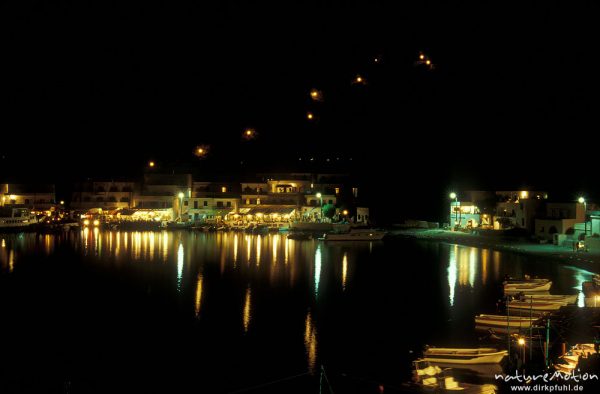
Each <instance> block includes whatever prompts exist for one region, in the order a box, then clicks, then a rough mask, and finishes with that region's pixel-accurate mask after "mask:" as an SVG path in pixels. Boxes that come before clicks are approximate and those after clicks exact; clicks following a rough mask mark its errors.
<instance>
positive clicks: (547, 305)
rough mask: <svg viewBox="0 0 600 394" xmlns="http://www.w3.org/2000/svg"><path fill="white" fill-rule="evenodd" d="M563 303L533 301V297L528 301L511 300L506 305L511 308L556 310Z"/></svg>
mask: <svg viewBox="0 0 600 394" xmlns="http://www.w3.org/2000/svg"><path fill="white" fill-rule="evenodd" d="M564 305H565V304H563V303H560V302H545V301H537V300H535V301H534V300H533V299H530V300H528V301H519V300H513V301H510V302H509V303H508V307H509V308H511V309H525V310H529V309H532V310H534V311H557V310H559V309H560V308H562V307H563V306H564Z"/></svg>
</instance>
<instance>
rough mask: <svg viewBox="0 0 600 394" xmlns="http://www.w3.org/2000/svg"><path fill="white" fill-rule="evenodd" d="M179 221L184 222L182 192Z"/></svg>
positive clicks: (180, 194) (180, 193) (181, 194)
mask: <svg viewBox="0 0 600 394" xmlns="http://www.w3.org/2000/svg"><path fill="white" fill-rule="evenodd" d="M178 196H179V221H180V222H181V221H182V220H183V196H184V194H183V193H182V192H179V195H178Z"/></svg>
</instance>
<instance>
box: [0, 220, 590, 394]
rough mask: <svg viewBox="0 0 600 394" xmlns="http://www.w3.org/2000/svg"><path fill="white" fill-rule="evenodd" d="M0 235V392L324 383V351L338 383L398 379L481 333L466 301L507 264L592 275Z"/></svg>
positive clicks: (463, 260)
mask: <svg viewBox="0 0 600 394" xmlns="http://www.w3.org/2000/svg"><path fill="white" fill-rule="evenodd" d="M0 239H1V242H2V246H1V248H0V319H1V320H0V327H1V328H0V335H1V339H0V341H1V342H0V343H1V352H0V379H1V380H0V382H1V383H0V392H2V393H5V392H40V393H42V392H69V393H112V392H129V393H134V392H135V393H138V392H140V393H141V392H164V393H179V392H194V393H201V392H207V393H209V392H232V391H236V390H241V389H243V388H248V387H251V386H254V385H259V384H261V383H264V382H268V381H272V380H277V379H280V378H283V377H287V376H293V375H296V374H303V373H307V372H308V373H309V375H306V376H303V377H301V378H298V379H295V380H293V381H290V382H287V383H285V384H282V385H274V386H269V387H265V388H261V389H258V390H254V391H246V392H314V393H316V392H318V375H319V370H320V368H321V365H324V366H325V368H326V370H327V371H328V374H329V375H330V377H331V381H332V383H333V385H334V386H336V385H337V387H334V389H335V388H338V390H337V391H336V392H338V391H340V390H342V389H343V390H350V389H348V387H355V390H357V392H358V389H357V388H356V387H359V386H360V384H359V382H362V383H364V384H363V386H365V387H366V386H368V385H369V384H371V382H381V383H384V384H386V385H390V386H394V385H399V384H400V383H401V382H402V381H406V380H408V379H409V378H410V361H411V360H412V359H413V358H415V357H416V355H417V354H418V352H419V351H420V350H421V349H422V346H423V345H424V344H434V345H438V346H441V345H454V346H458V345H477V343H478V342H477V338H478V333H476V332H475V331H474V321H473V317H474V315H475V314H477V313H483V312H488V313H489V312H492V313H493V312H495V311H496V301H497V299H498V298H499V297H500V295H501V282H502V280H503V277H504V275H505V274H509V275H512V276H522V275H523V274H531V275H539V276H543V277H549V278H551V279H553V280H554V286H553V289H552V292H553V293H556V294H574V293H576V292H578V289H580V288H581V282H582V281H584V280H589V279H590V277H591V273H590V272H587V271H585V270H581V269H577V268H575V267H570V266H566V265H562V264H555V263H548V262H545V261H536V259H535V258H532V257H526V256H521V255H513V254H508V253H501V252H497V251H492V250H489V249H481V248H475V247H465V246H457V245H449V244H441V243H434V242H418V241H412V240H390V241H385V242H379V243H369V242H365V243H346V242H339V243H323V242H320V241H293V240H286V237H285V235H280V234H271V235H265V236H256V235H246V234H243V233H194V232H98V231H87V230H85V231H82V232H76V233H70V234H66V235H36V234H12V235H0ZM311 373H312V375H310V374H311ZM342 374H346V375H345V376H344V375H342ZM352 381H354V382H356V384H355V385H353V384H350V383H348V382H352ZM365 382H369V383H368V384H367V383H365ZM281 387H285V389H281ZM290 387H291V388H290ZM340 388H341V389H340ZM268 390H271V391H268ZM342 392H349V391H342ZM361 392H366V391H361Z"/></svg>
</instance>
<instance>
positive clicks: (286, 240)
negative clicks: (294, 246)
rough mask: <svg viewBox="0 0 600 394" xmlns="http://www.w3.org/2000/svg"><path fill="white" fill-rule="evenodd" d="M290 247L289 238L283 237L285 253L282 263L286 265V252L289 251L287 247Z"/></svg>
mask: <svg viewBox="0 0 600 394" xmlns="http://www.w3.org/2000/svg"><path fill="white" fill-rule="evenodd" d="M289 248H290V240H289V239H287V237H286V238H285V255H284V257H283V263H284V264H285V265H287V263H288V253H289V250H288V249H289Z"/></svg>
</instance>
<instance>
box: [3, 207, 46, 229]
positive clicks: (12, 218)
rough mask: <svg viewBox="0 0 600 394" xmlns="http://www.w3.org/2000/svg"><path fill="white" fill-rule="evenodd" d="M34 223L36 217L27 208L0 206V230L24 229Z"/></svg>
mask: <svg viewBox="0 0 600 394" xmlns="http://www.w3.org/2000/svg"><path fill="white" fill-rule="evenodd" d="M35 223H37V219H36V217H35V215H34V214H33V213H31V211H30V210H29V209H28V208H13V207H2V208H0V232H3V231H14V230H25V229H26V228H28V227H29V226H31V225H32V224H35Z"/></svg>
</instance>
